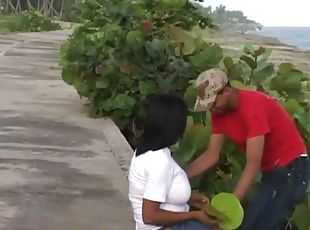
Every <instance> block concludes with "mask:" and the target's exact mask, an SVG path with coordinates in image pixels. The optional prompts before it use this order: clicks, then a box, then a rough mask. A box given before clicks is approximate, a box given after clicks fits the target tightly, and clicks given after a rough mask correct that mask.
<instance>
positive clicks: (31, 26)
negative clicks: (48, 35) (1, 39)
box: [5, 10, 60, 32]
mask: <svg viewBox="0 0 310 230" xmlns="http://www.w3.org/2000/svg"><path fill="white" fill-rule="evenodd" d="M5 27H7V28H8V29H9V30H10V31H13V32H40V31H51V30H58V29H60V26H59V24H57V23H53V22H52V21H51V20H50V19H49V18H48V17H46V16H44V15H43V14H42V13H41V12H39V11H36V10H30V11H23V12H22V13H20V14H18V15H11V16H7V20H6V23H5Z"/></svg>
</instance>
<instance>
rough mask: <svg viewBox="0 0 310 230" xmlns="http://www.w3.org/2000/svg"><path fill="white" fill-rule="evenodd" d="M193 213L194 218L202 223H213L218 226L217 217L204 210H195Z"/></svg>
mask: <svg viewBox="0 0 310 230" xmlns="http://www.w3.org/2000/svg"><path fill="white" fill-rule="evenodd" d="M193 214H194V219H195V220H197V221H199V222H200V223H202V224H205V225H212V226H213V227H216V226H217V224H218V221H217V220H216V219H213V218H211V217H209V216H208V215H207V214H206V213H205V212H204V211H203V210H201V211H194V212H193Z"/></svg>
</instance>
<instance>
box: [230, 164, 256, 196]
mask: <svg viewBox="0 0 310 230" xmlns="http://www.w3.org/2000/svg"><path fill="white" fill-rule="evenodd" d="M258 171H259V164H257V163H247V164H246V167H245V168H244V170H243V172H242V175H241V178H240V180H239V182H238V184H237V186H236V188H235V191H234V194H235V195H236V196H237V197H238V198H239V199H240V200H242V199H243V198H244V196H245V194H246V193H247V191H248V190H249V188H250V186H251V185H252V183H253V181H254V179H255V177H256V175H257V173H258Z"/></svg>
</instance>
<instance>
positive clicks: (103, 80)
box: [96, 76, 109, 89]
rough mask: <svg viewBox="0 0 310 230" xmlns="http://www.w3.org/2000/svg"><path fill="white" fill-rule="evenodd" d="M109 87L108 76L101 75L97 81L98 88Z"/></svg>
mask: <svg viewBox="0 0 310 230" xmlns="http://www.w3.org/2000/svg"><path fill="white" fill-rule="evenodd" d="M107 87H109V78H107V77H106V76H101V77H99V79H98V80H97V81H96V88H97V89H106V88H107Z"/></svg>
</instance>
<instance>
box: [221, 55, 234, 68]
mask: <svg viewBox="0 0 310 230" xmlns="http://www.w3.org/2000/svg"><path fill="white" fill-rule="evenodd" d="M223 62H224V65H225V68H226V69H227V70H231V69H232V68H233V66H234V60H233V59H232V57H225V58H224V60H223Z"/></svg>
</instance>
